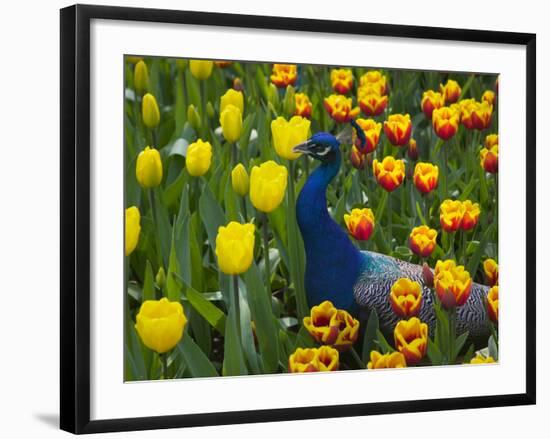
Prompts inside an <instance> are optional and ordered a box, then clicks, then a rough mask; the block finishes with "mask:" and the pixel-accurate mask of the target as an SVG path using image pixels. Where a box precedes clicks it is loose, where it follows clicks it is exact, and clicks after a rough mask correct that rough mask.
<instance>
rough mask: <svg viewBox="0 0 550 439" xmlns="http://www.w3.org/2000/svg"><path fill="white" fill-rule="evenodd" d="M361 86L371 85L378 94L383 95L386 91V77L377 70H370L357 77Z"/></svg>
mask: <svg viewBox="0 0 550 439" xmlns="http://www.w3.org/2000/svg"><path fill="white" fill-rule="evenodd" d="M359 85H360V86H361V87H365V86H369V87H373V88H374V89H375V90H376V92H377V93H378V94H379V95H385V94H387V92H388V87H387V83H386V77H385V76H384V75H383V74H382V73H381V72H380V71H379V70H370V71H368V72H367V73H365V74H364V75H363V76H361V78H360V79H359Z"/></svg>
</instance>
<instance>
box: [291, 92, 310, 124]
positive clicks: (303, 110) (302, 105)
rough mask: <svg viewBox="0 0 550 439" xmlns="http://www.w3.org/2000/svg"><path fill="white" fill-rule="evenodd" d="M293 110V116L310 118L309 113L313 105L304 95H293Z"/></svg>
mask: <svg viewBox="0 0 550 439" xmlns="http://www.w3.org/2000/svg"><path fill="white" fill-rule="evenodd" d="M294 101H295V109H294V114H295V115H296V116H302V117H306V118H308V119H310V118H311V112H312V110H313V105H312V104H311V101H310V100H309V97H308V96H307V95H306V94H305V93H296V94H295V95H294Z"/></svg>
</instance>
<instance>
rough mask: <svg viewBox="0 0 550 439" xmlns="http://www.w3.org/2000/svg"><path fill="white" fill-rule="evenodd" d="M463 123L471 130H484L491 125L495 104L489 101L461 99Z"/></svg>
mask: <svg viewBox="0 0 550 439" xmlns="http://www.w3.org/2000/svg"><path fill="white" fill-rule="evenodd" d="M459 104H460V111H461V120H462V125H464V126H465V127H466V128H468V129H470V130H473V129H475V130H484V129H487V128H489V126H490V125H491V118H492V116H493V106H492V105H491V104H490V103H489V102H487V101H483V102H477V101H476V100H474V99H465V100H462V101H460V103H459Z"/></svg>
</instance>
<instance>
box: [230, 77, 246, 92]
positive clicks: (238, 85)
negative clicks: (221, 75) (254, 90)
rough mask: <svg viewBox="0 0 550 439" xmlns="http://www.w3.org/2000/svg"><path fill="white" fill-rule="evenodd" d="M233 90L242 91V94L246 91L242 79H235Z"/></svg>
mask: <svg viewBox="0 0 550 439" xmlns="http://www.w3.org/2000/svg"><path fill="white" fill-rule="evenodd" d="M233 90H236V91H240V92H242V91H243V90H244V85H243V81H242V79H241V78H235V79H233Z"/></svg>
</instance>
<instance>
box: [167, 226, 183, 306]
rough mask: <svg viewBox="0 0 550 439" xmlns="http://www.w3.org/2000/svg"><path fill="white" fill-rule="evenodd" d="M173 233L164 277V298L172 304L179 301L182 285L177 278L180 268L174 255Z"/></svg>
mask: <svg viewBox="0 0 550 439" xmlns="http://www.w3.org/2000/svg"><path fill="white" fill-rule="evenodd" d="M174 235H175V233H174V231H173V232H172V246H171V249H170V260H169V263H168V274H167V275H166V292H165V294H166V297H167V298H168V299H169V300H170V301H172V302H178V301H179V300H180V294H181V289H182V284H181V282H180V280H179V279H178V277H179V276H180V268H179V263H178V257H177V255H176V245H175V236H174Z"/></svg>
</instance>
